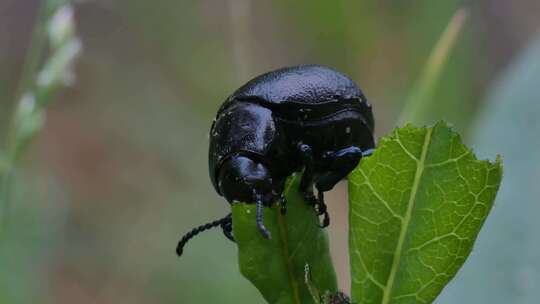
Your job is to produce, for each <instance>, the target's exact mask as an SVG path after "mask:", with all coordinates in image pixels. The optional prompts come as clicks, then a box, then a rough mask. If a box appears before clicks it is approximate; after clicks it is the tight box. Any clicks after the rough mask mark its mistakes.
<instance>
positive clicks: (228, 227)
mask: <svg viewBox="0 0 540 304" xmlns="http://www.w3.org/2000/svg"><path fill="white" fill-rule="evenodd" d="M221 229H222V230H223V234H224V235H225V237H227V238H228V239H229V240H230V241H232V242H235V243H236V241H235V240H234V236H233V235H232V214H230V213H229V215H228V216H227V217H226V220H224V221H223V223H221Z"/></svg>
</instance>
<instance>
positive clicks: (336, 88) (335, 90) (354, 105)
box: [209, 65, 374, 193]
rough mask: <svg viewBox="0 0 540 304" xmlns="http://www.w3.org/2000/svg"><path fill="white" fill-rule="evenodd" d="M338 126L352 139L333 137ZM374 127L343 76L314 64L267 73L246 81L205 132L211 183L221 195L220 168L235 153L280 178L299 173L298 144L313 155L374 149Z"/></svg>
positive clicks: (354, 88)
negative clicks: (305, 144)
mask: <svg viewBox="0 0 540 304" xmlns="http://www.w3.org/2000/svg"><path fill="white" fill-rule="evenodd" d="M341 125H343V126H345V127H344V128H348V129H349V131H350V129H351V128H352V129H353V135H351V136H353V138H352V139H347V140H345V139H344V140H341V138H339V137H341V136H336V135H335V134H336V133H335V129H336V128H337V126H341ZM373 128H374V120H373V114H372V110H371V105H370V104H369V103H368V102H367V100H366V98H365V97H364V94H363V93H362V91H361V90H360V89H359V88H358V86H356V84H355V83H354V82H353V81H352V80H351V79H349V78H348V77H347V76H345V75H343V74H342V73H340V72H337V71H335V70H333V69H330V68H327V67H322V66H318V65H304V66H296V67H289V68H283V69H279V70H276V71H272V72H269V73H266V74H263V75H260V76H258V77H256V78H254V79H252V80H251V81H249V82H247V83H246V84H245V85H244V86H242V87H241V88H239V89H238V90H236V91H235V92H234V93H233V94H232V95H231V96H230V97H228V98H227V99H226V101H225V102H224V103H223V105H222V106H221V107H220V109H219V111H218V113H217V115H216V119H215V120H214V123H213V124H212V128H211V131H210V149H209V171H210V172H209V173H210V178H211V180H212V183H213V185H214V187H215V188H216V190H217V191H218V193H220V190H219V181H218V180H217V175H218V172H219V169H220V167H221V164H222V163H223V161H225V160H226V159H227V158H228V157H230V156H232V155H238V154H240V155H247V156H248V157H250V158H253V159H256V160H257V161H259V162H261V163H262V164H264V165H265V166H266V167H268V168H269V170H270V171H271V172H272V174H273V176H274V177H275V178H277V179H279V178H283V177H286V176H288V175H289V174H290V173H292V172H294V171H296V170H299V169H301V168H300V165H301V164H300V163H299V162H298V159H297V158H296V155H295V151H294V149H295V145H296V144H297V143H298V142H299V141H308V142H310V144H311V145H312V147H313V148H314V150H315V152H316V153H318V154H320V153H321V152H323V151H327V150H333V149H336V148H339V146H344V145H348V144H349V142H351V144H354V145H356V146H358V147H359V148H361V149H362V150H367V149H371V148H373V147H374V141H373ZM340 141H342V142H340ZM322 167H324V166H322Z"/></svg>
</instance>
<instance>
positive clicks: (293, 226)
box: [232, 174, 337, 304]
mask: <svg viewBox="0 0 540 304" xmlns="http://www.w3.org/2000/svg"><path fill="white" fill-rule="evenodd" d="M299 183H300V174H296V175H293V176H292V177H291V178H289V180H288V181H287V183H286V186H285V197H286V198H287V214H286V215H282V214H281V212H280V210H279V207H277V206H273V207H271V208H266V207H265V208H264V223H265V226H266V228H267V229H268V230H269V231H270V233H271V234H272V238H271V239H270V240H267V239H264V238H263V237H262V235H261V233H260V232H259V230H258V229H257V226H256V224H255V206H254V205H253V204H244V203H235V204H233V206H232V210H233V233H234V237H235V239H236V242H237V244H238V259H239V263H240V272H241V273H242V274H243V275H244V276H245V277H246V278H247V279H248V280H250V281H251V283H253V285H255V287H257V289H259V291H260V292H261V294H262V295H263V297H264V298H265V299H266V301H267V302H268V303H271V304H274V303H276V304H307V303H314V300H313V296H312V295H311V293H310V290H309V287H311V286H308V285H307V284H306V282H305V267H306V265H309V269H310V275H311V281H312V284H313V286H314V287H315V288H317V289H318V290H320V291H323V292H324V291H330V292H336V291H337V280H336V274H335V271H334V267H333V265H332V260H331V257H330V251H329V247H328V238H327V235H326V231H325V230H324V229H321V228H320V227H319V220H318V217H317V215H316V214H315V212H314V210H313V207H311V206H309V205H308V204H307V203H306V202H305V201H304V198H303V196H302V194H301V193H300V192H299V191H298V189H299Z"/></svg>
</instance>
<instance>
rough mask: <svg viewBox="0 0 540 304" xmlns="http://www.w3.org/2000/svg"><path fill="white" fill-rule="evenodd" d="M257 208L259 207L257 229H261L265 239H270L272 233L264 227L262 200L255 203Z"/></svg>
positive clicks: (256, 217) (256, 218) (256, 219)
mask: <svg viewBox="0 0 540 304" xmlns="http://www.w3.org/2000/svg"><path fill="white" fill-rule="evenodd" d="M255 206H256V207H257V215H256V216H255V221H256V222H257V227H259V231H260V232H261V233H262V235H263V236H264V238H265V239H270V238H271V237H270V232H269V231H268V230H267V229H266V227H264V222H263V202H262V200H261V199H258V200H257V201H256V203H255Z"/></svg>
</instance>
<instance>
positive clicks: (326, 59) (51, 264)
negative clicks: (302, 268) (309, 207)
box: [0, 0, 540, 304]
mask: <svg viewBox="0 0 540 304" xmlns="http://www.w3.org/2000/svg"><path fill="white" fill-rule="evenodd" d="M38 5H39V1H37V0H24V1H21V0H0V134H1V137H0V139H2V141H0V143H3V142H4V140H3V139H5V133H6V131H5V130H6V127H7V124H8V117H9V115H10V113H11V110H12V107H13V105H14V101H15V100H14V99H15V97H14V94H15V89H16V86H17V82H18V79H19V76H20V71H21V67H22V64H23V61H24V56H25V51H26V50H27V48H28V43H29V39H30V33H31V30H32V27H33V24H34V20H35V16H36V12H37V8H38ZM463 6H464V7H467V8H468V13H469V18H468V21H467V23H466V25H465V28H464V31H463V33H462V35H461V36H460V37H459V40H458V41H457V44H456V46H455V49H454V50H453V52H452V53H451V56H450V58H449V61H448V65H447V67H446V69H445V70H444V72H443V75H442V78H441V80H440V82H439V84H438V86H437V89H436V92H435V96H434V97H433V101H432V105H431V108H430V112H431V113H432V115H433V120H435V119H441V118H442V119H445V120H447V121H449V122H451V123H453V124H454V126H455V127H456V129H457V130H459V131H460V132H461V133H462V134H463V135H464V137H465V139H466V141H467V142H468V143H470V144H471V145H472V147H473V148H475V149H480V150H481V151H485V152H486V154H485V155H481V156H482V157H490V158H491V159H493V157H494V156H495V154H497V153H500V154H502V155H503V156H504V159H505V169H506V172H507V175H506V176H505V180H504V184H503V189H502V192H503V195H501V199H504V198H506V197H508V199H505V200H503V201H501V199H499V200H498V201H497V206H496V207H495V211H494V214H493V215H492V217H490V219H488V224H487V226H486V227H485V229H484V230H483V231H482V234H481V236H480V243H479V244H480V245H479V246H478V250H476V251H475V252H473V258H472V259H471V261H469V262H468V263H466V265H465V266H464V269H463V271H462V272H460V274H459V275H458V279H456V281H454V282H455V283H452V284H450V286H449V287H448V288H447V289H445V290H444V291H443V296H442V297H441V299H440V303H458V302H459V303H495V302H493V301H495V300H494V299H499V300H501V303H507V302H512V303H533V302H530V299H534V298H532V297H531V296H530V295H531V293H534V292H536V294H537V295H538V290H536V291H535V289H538V287H540V269H539V267H538V263H539V262H538V260H539V259H540V248H539V247H540V246H539V245H538V243H540V239H539V238H538V236H536V235H538V234H537V233H529V234H527V236H524V233H525V234H526V232H527V231H529V232H530V231H531V229H540V227H538V225H536V226H531V225H529V224H530V223H533V222H534V218H533V217H532V216H533V214H536V215H538V214H540V206H539V202H540V200H539V198H540V194H539V193H538V191H537V190H535V191H536V192H534V193H531V194H527V195H528V196H527V195H523V192H524V191H525V192H527V191H532V190H534V188H535V187H534V183H531V181H538V178H540V165H539V164H540V156H539V155H540V143H539V142H538V139H537V138H540V135H538V133H536V131H534V132H533V130H539V131H538V132H540V128H539V127H538V122H537V119H535V117H540V110H539V109H538V108H539V106H538V105H539V104H540V97H538V96H540V93H539V94H533V93H532V92H536V91H538V89H536V87H538V85H540V69H539V68H536V69H535V70H534V71H533V72H530V73H529V74H524V73H523V72H519V71H516V70H519V68H520V67H521V69H522V70H530V69H532V66H535V65H534V64H536V66H537V65H538V64H537V63H538V62H540V50H539V48H538V47H537V48H536V49H535V50H536V51H529V52H528V53H524V54H525V55H523V56H528V57H527V58H528V59H527V60H529V61H525V62H524V61H523V60H525V59H522V61H521V63H520V64H519V65H518V66H517V67H516V64H514V62H515V60H517V59H515V58H518V57H522V56H520V55H519V54H521V50H522V49H524V48H526V46H527V45H529V41H531V40H533V39H534V36H535V32H537V30H538V29H539V28H540V18H539V16H540V2H538V1H537V0H518V1H504V0H491V1H488V0H485V1H484V0H483V1H454V0H447V1H430V0H419V1H390V0H384V1H352V0H351V1H346V0H340V1H323V0H311V1H307V0H302V1H294V2H292V1H281V0H278V1H247V0H246V1H242V0H226V1H206V0H202V1H179V0H175V1H172V0H162V1H145V0H130V1H127V0H124V1H119V0H118V1H113V0H87V1H77V2H76V5H75V10H76V11H75V13H76V16H75V18H76V23H77V27H78V33H79V36H80V38H81V39H82V42H83V47H84V49H83V54H82V56H81V57H80V59H79V61H78V63H77V65H76V70H75V71H76V75H77V81H76V83H75V84H74V85H73V86H71V87H69V88H66V89H63V90H61V92H60V93H59V95H58V96H57V98H56V99H55V100H54V102H53V103H52V105H51V106H50V108H49V110H48V120H47V124H46V126H45V128H44V130H43V131H42V132H41V133H40V134H39V135H38V137H37V138H36V139H35V140H34V142H33V143H32V145H31V147H30V150H29V151H28V153H26V154H25V156H24V157H23V159H22V161H21V163H20V166H19V168H18V170H17V175H16V183H15V187H14V191H13V210H12V214H11V216H10V225H9V227H7V228H2V231H1V234H0V237H1V239H0V303H116V304H118V303H187V304H190V303H263V301H262V298H261V297H260V296H259V294H258V292H257V290H256V289H255V288H254V287H253V286H251V285H250V284H249V283H248V281H247V280H245V279H243V278H242V277H241V275H240V274H239V272H238V266H237V261H236V247H235V245H234V244H233V243H231V242H228V241H227V240H226V239H225V238H224V237H223V236H222V235H221V234H220V233H219V232H218V231H213V232H208V233H205V234H204V235H201V236H200V237H199V238H197V239H195V240H194V241H192V242H191V243H190V244H189V247H188V248H186V251H185V254H184V256H183V257H182V259H178V258H177V257H176V255H175V253H174V248H175V246H176V242H177V241H178V240H179V238H180V237H181V235H182V234H183V233H185V232H187V231H188V230H189V229H191V228H192V227H193V226H196V225H199V224H201V223H204V222H207V221H208V220H212V219H215V218H218V217H221V216H223V215H224V214H226V213H227V212H228V210H229V207H228V205H227V203H226V202H225V200H224V199H222V198H220V197H219V196H218V195H217V194H216V193H215V192H214V189H213V188H212V186H211V184H210V180H209V178H208V174H207V172H208V168H207V149H208V137H207V134H208V131H209V128H210V124H211V121H212V119H213V117H214V115H215V112H216V111H217V108H218V107H219V105H220V104H221V102H222V101H223V100H224V99H225V98H226V97H227V96H228V95H229V94H230V93H232V91H233V90H234V89H236V88H237V87H239V86H240V85H241V84H243V83H244V82H246V81H247V80H249V79H250V78H252V77H253V76H255V75H258V74H260V73H263V72H266V71H269V70H272V69H275V68H278V67H282V66H287V65H295V64H304V63H317V64H322V65H327V66H331V67H334V68H336V69H338V70H340V71H343V72H345V73H346V74H348V75H349V76H350V77H351V78H353V79H354V80H355V81H357V82H358V83H359V84H360V86H361V87H362V88H363V90H364V92H365V94H366V95H367V97H368V99H369V100H370V101H371V102H372V104H373V105H374V111H375V117H376V133H377V136H382V135H384V134H386V133H388V132H389V131H390V130H392V129H393V128H394V127H395V125H396V121H397V118H398V115H399V113H400V111H401V110H402V108H403V105H404V102H405V100H406V99H407V97H408V96H409V94H410V92H411V88H412V87H413V86H414V84H415V81H416V79H417V78H418V77H419V74H420V73H421V71H422V68H423V65H424V63H425V61H426V60H427V56H428V55H429V54H430V51H431V49H432V47H433V45H434V44H435V43H436V41H437V39H438V38H439V36H440V35H441V33H442V32H443V30H444V28H445V26H446V24H447V22H448V21H449V19H450V18H451V16H452V15H453V14H454V13H455V11H456V9H457V8H458V7H463ZM536 54H537V55H536ZM512 73H513V74H517V75H518V76H515V77H513V76H505V75H508V74H512ZM519 75H521V76H519ZM523 75H525V76H523ZM505 77H508V78H510V80H507V81H506V82H510V83H511V86H512V88H514V91H511V92H507V91H505V89H504V86H505V83H506V82H505ZM512 77H513V78H512ZM519 77H522V78H523V79H521V80H520V78H519ZM501 79H502V80H501ZM519 85H523V87H522V89H515V88H516V86H519ZM529 89H530V90H533V89H536V91H531V93H530V94H526V93H524V91H525V92H526V91H527V90H529ZM489 92H494V93H489ZM505 94H506V95H505ZM520 94H524V95H520ZM500 96H504V98H503V97H500ZM525 96H527V97H525ZM513 98H520V100H527V101H529V102H528V103H523V104H519V105H515V106H514V105H512V104H511V102H512V99H513ZM509 103H510V104H509ZM497 105H500V106H497ZM492 108H495V109H492ZM516 109H517V111H518V112H517V113H516V112H511V110H512V111H515V110H516ZM520 115H528V116H523V117H526V118H527V119H525V121H523V119H522V117H521V116H520ZM535 115H536V116H535ZM478 117H480V118H481V119H479V118H478ZM494 117H496V118H497V120H493V118H494ZM516 122H520V124H518V125H517V126H516ZM502 126H505V127H502ZM535 126H536V127H535ZM513 127H515V129H512V128H513ZM505 132H508V133H505ZM534 135H536V136H534ZM489 136H491V138H493V140H492V141H489V140H487V141H483V142H482V139H484V138H488V137H489ZM510 138H511V139H512V140H508V139H510ZM533 144H534V145H536V146H535V147H538V150H533V151H538V153H532V152H531V153H529V154H527V155H525V156H523V155H521V154H519V153H520V151H523V150H522V149H520V148H519V147H523V149H525V150H527V149H528V148H527V147H530V146H531V145H533ZM510 146H511V147H513V148H514V150H511V151H508V149H510ZM514 159H516V161H517V160H521V162H524V161H525V163H524V164H522V167H523V168H521V167H519V168H521V169H519V170H521V171H519V170H518V166H516V167H514V166H513V165H512V164H513V161H514ZM514 168H516V169H514ZM527 170H529V171H527ZM525 171H526V172H525ZM524 174H527V175H524ZM525 176H526V177H527V179H526V181H527V182H528V183H529V184H524V183H522V182H521V181H520V178H525ZM509 180H510V181H513V183H514V185H520V186H521V188H520V187H516V188H513V189H516V190H514V191H518V190H517V189H518V188H519V191H520V192H519V193H520V194H521V196H520V198H519V201H516V196H515V195H513V194H512V189H509V188H505V186H506V185H509V184H512V182H509ZM536 188H538V187H536ZM523 196H525V197H523ZM328 199H329V200H330V202H329V206H330V209H331V216H332V219H333V222H332V225H331V227H330V229H329V232H330V240H331V245H332V253H333V256H334V259H335V264H336V268H337V270H338V274H339V280H340V285H341V286H342V289H343V290H345V291H347V290H348V289H349V286H348V282H349V275H348V266H347V265H348V253H347V222H346V219H347V205H346V185H345V184H344V183H342V184H340V185H339V186H338V187H336V189H335V190H334V191H332V192H331V194H330V195H329V198H328ZM518 203H519V204H521V205H520V206H524V207H523V208H529V209H520V208H516V207H515V205H514V207H512V206H511V205H509V204H518ZM507 206H508V207H507ZM505 208H507V209H508V210H523V213H521V214H520V213H516V214H514V217H510V218H504V219H501V220H498V218H500V217H504V215H505V214H507V213H505V212H504V210H505ZM516 212H517V211H516ZM498 214H502V215H500V216H498ZM523 214H526V215H528V216H530V218H528V217H526V216H525V215H523ZM512 225H516V226H517V227H516V230H510V231H512V232H511V233H509V232H508V231H509V230H508V227H509V226H512ZM490 229H491V230H490ZM494 231H502V232H503V233H502V236H501V238H500V239H498V238H497V236H499V235H501V234H494V233H495V232H494ZM532 231H534V230H532ZM490 232H491V241H490V240H487V241H485V243H486V245H483V244H482V241H483V239H482V238H486V237H484V235H488V236H489V235H490ZM504 232H506V234H507V235H504ZM535 234H536V235H535ZM516 236H520V238H519V239H520V240H521V241H522V242H521V243H519V242H518V243H515V244H513V245H512V246H511V247H510V249H509V250H506V251H504V250H502V249H503V248H500V247H501V246H504V245H505V244H506V243H505V242H504V240H507V239H512V238H515V237H516ZM503 237H506V238H507V239H504V238H503ZM487 238H489V237H487ZM522 239H523V240H522ZM524 244H529V245H530V244H536V245H535V246H536V247H534V248H529V247H523V246H524ZM481 246H485V248H486V249H485V251H486V254H485V255H483V256H482V255H480V256H479V254H480V253H481V252H482V250H484V249H482V248H484V247H481ZM507 249H508V248H507ZM512 249H513V250H512ZM499 251H501V252H503V253H504V256H503V258H499V259H495V258H494V259H492V260H490V259H489V258H488V257H495V256H497V253H498V252H499ZM524 251H526V255H527V258H526V259H525V260H526V262H527V263H528V264H527V263H524V258H523V257H522V256H521V255H520V254H521V253H522V252H524ZM478 256H479V257H478ZM475 259H478V260H479V261H484V262H483V263H484V267H483V268H482V267H479V268H477V269H478V270H477V271H476V272H475V271H473V269H475V268H474V265H481V263H480V262H479V263H475V262H474V260H475ZM486 261H492V262H491V263H488V262H486ZM516 261H520V262H521V264H520V266H519V267H521V268H519V267H517V266H516V265H515V264H514V263H516ZM516 268H519V269H518V270H516V271H515V272H516V273H514V270H515V269H516ZM523 269H524V270H523ZM503 271H509V273H504V272H503ZM510 272H511V273H510ZM484 279H485V280H484ZM467 280H469V281H467ZM480 281H483V282H484V284H483V285H482V286H479V287H478V288H476V286H477V285H475V282H480ZM468 282H469V283H470V284H469V283H468ZM486 282H488V283H486ZM512 284H514V285H515V286H514V285H512ZM484 285H485V286H484ZM509 285H510V286H509ZM467 286H469V287H470V288H469V289H470V290H466V291H465V289H466V287H467ZM471 286H472V287H471ZM524 286H525V287H524ZM527 286H528V287H527ZM535 286H536V287H535ZM482 288H484V289H482ZM489 291H491V293H492V297H493V298H488V297H489V295H488V294H487V293H489ZM498 292H500V294H498ZM474 293H477V297H476V298H474V299H475V300H474V301H472V300H468V299H470V297H472V296H473V294H474ZM458 299H459V300H458ZM536 299H537V298H536ZM502 300H505V301H507V302H502ZM490 301H491V302H490Z"/></svg>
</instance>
